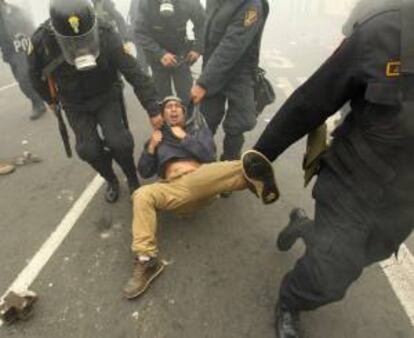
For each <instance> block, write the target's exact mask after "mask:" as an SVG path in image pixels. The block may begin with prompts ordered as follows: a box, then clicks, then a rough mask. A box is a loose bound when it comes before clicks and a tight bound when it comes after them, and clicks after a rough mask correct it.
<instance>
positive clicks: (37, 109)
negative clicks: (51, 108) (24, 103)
mask: <svg viewBox="0 0 414 338" xmlns="http://www.w3.org/2000/svg"><path fill="white" fill-rule="evenodd" d="M46 110H47V109H46V106H45V104H44V103H43V102H36V103H33V104H32V114H31V115H30V119H31V120H37V119H38V118H39V117H40V116H42V115H43V114H44V113H46Z"/></svg>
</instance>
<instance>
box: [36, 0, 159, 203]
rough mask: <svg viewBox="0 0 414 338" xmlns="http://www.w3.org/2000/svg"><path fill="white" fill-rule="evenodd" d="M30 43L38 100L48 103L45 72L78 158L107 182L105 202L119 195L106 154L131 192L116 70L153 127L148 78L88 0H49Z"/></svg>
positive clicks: (155, 112) (129, 144)
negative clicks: (47, 16)
mask: <svg viewBox="0 0 414 338" xmlns="http://www.w3.org/2000/svg"><path fill="white" fill-rule="evenodd" d="M32 42H33V51H32V53H31V54H30V55H29V64H30V75H31V79H32V82H33V84H34V86H35V88H36V90H37V91H38V92H39V94H41V96H42V97H43V98H44V100H45V101H46V102H48V103H52V98H51V95H50V91H49V90H48V83H47V82H48V81H46V78H45V76H48V79H53V80H54V81H55V83H56V87H57V91H58V95H59V100H60V102H61V104H62V106H63V108H64V110H65V113H66V116H67V119H68V121H69V124H70V125H71V127H72V129H73V131H74V133H75V136H76V150H77V152H78V155H79V157H80V158H81V159H83V160H84V161H86V162H88V163H89V164H90V165H91V166H92V167H93V168H94V169H95V170H96V171H97V172H98V173H99V174H101V176H102V177H103V178H105V180H106V181H107V182H108V187H107V191H106V199H107V201H108V202H115V201H116V200H117V199H118V195H119V183H118V179H117V177H116V176H115V173H114V171H113V169H112V159H115V161H116V162H117V163H118V164H119V165H120V167H121V168H122V170H123V172H124V173H125V175H126V177H127V180H128V186H129V189H130V192H133V191H134V190H135V189H136V188H137V187H138V186H139V182H138V178H137V175H136V169H135V164H134V160H133V146H134V143H133V138H132V135H131V133H130V132H129V130H128V128H127V127H126V112H125V110H124V107H123V104H122V100H121V95H122V90H121V86H120V78H119V74H118V73H119V72H120V73H122V74H123V75H124V77H125V78H126V80H127V81H128V82H129V83H130V84H131V85H132V86H133V88H134V91H135V94H136V95H137V97H138V99H139V101H140V102H141V104H142V105H143V106H144V107H145V109H146V110H147V112H148V114H149V116H150V119H151V123H152V124H153V126H156V127H159V126H160V125H161V123H162V118H161V116H160V115H159V106H158V104H157V101H156V93H155V88H154V86H153V83H152V82H151V80H150V78H149V77H147V76H146V75H144V74H143V72H142V70H141V69H140V68H139V65H138V64H137V62H136V60H135V58H134V57H132V56H131V55H129V54H128V52H127V51H125V49H124V48H123V44H122V39H121V37H120V35H119V34H118V33H116V32H115V30H114V29H113V27H112V26H111V25H110V24H108V23H105V22H103V21H100V20H97V17H96V13H95V11H94V9H93V5H92V3H91V1H90V0H73V1H66V0H53V1H51V5H50V20H48V21H46V22H45V23H44V24H43V25H42V26H41V27H40V28H39V29H38V30H37V31H36V32H35V34H34V35H33V38H32ZM49 82H50V81H49ZM98 126H99V127H100V131H101V133H102V135H103V138H102V137H101V136H100V134H99V133H98V130H97V127H98Z"/></svg>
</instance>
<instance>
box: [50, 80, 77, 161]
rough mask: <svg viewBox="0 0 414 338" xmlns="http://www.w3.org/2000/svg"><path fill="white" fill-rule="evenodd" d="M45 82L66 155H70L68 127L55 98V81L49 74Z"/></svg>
mask: <svg viewBox="0 0 414 338" xmlns="http://www.w3.org/2000/svg"><path fill="white" fill-rule="evenodd" d="M47 84H48V87H49V94H50V98H51V99H52V107H53V112H54V113H55V116H56V118H57V120H58V125H59V132H60V136H61V138H62V141H63V145H64V146H65V151H66V156H67V157H68V158H71V157H72V148H71V147H70V142H69V134H68V129H67V128H66V124H65V120H64V119H63V115H62V107H61V105H60V102H59V101H58V98H57V90H56V83H55V81H54V80H53V78H52V77H51V76H48V77H47Z"/></svg>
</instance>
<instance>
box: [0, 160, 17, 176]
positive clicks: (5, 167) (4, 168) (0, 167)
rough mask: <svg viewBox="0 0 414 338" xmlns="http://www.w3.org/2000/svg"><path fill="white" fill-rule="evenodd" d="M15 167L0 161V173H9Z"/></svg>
mask: <svg viewBox="0 0 414 338" xmlns="http://www.w3.org/2000/svg"><path fill="white" fill-rule="evenodd" d="M15 169H16V168H15V167H14V165H12V164H8V163H0V175H7V174H11V173H12V172H13V171H14V170H15Z"/></svg>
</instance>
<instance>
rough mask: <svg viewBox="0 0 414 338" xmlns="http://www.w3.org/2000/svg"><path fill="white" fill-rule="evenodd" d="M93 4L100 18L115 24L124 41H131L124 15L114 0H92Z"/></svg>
mask: <svg viewBox="0 0 414 338" xmlns="http://www.w3.org/2000/svg"><path fill="white" fill-rule="evenodd" d="M92 2H93V5H94V6H95V11H96V14H98V17H99V18H101V19H102V20H104V21H107V22H110V23H111V24H113V25H114V27H115V28H116V30H117V31H118V33H119V34H120V35H121V36H122V39H123V40H124V41H129V40H130V38H129V32H128V26H127V24H126V22H125V19H124V17H123V16H122V14H121V13H119V11H118V10H117V9H116V7H115V4H114V2H113V1H112V0H92Z"/></svg>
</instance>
